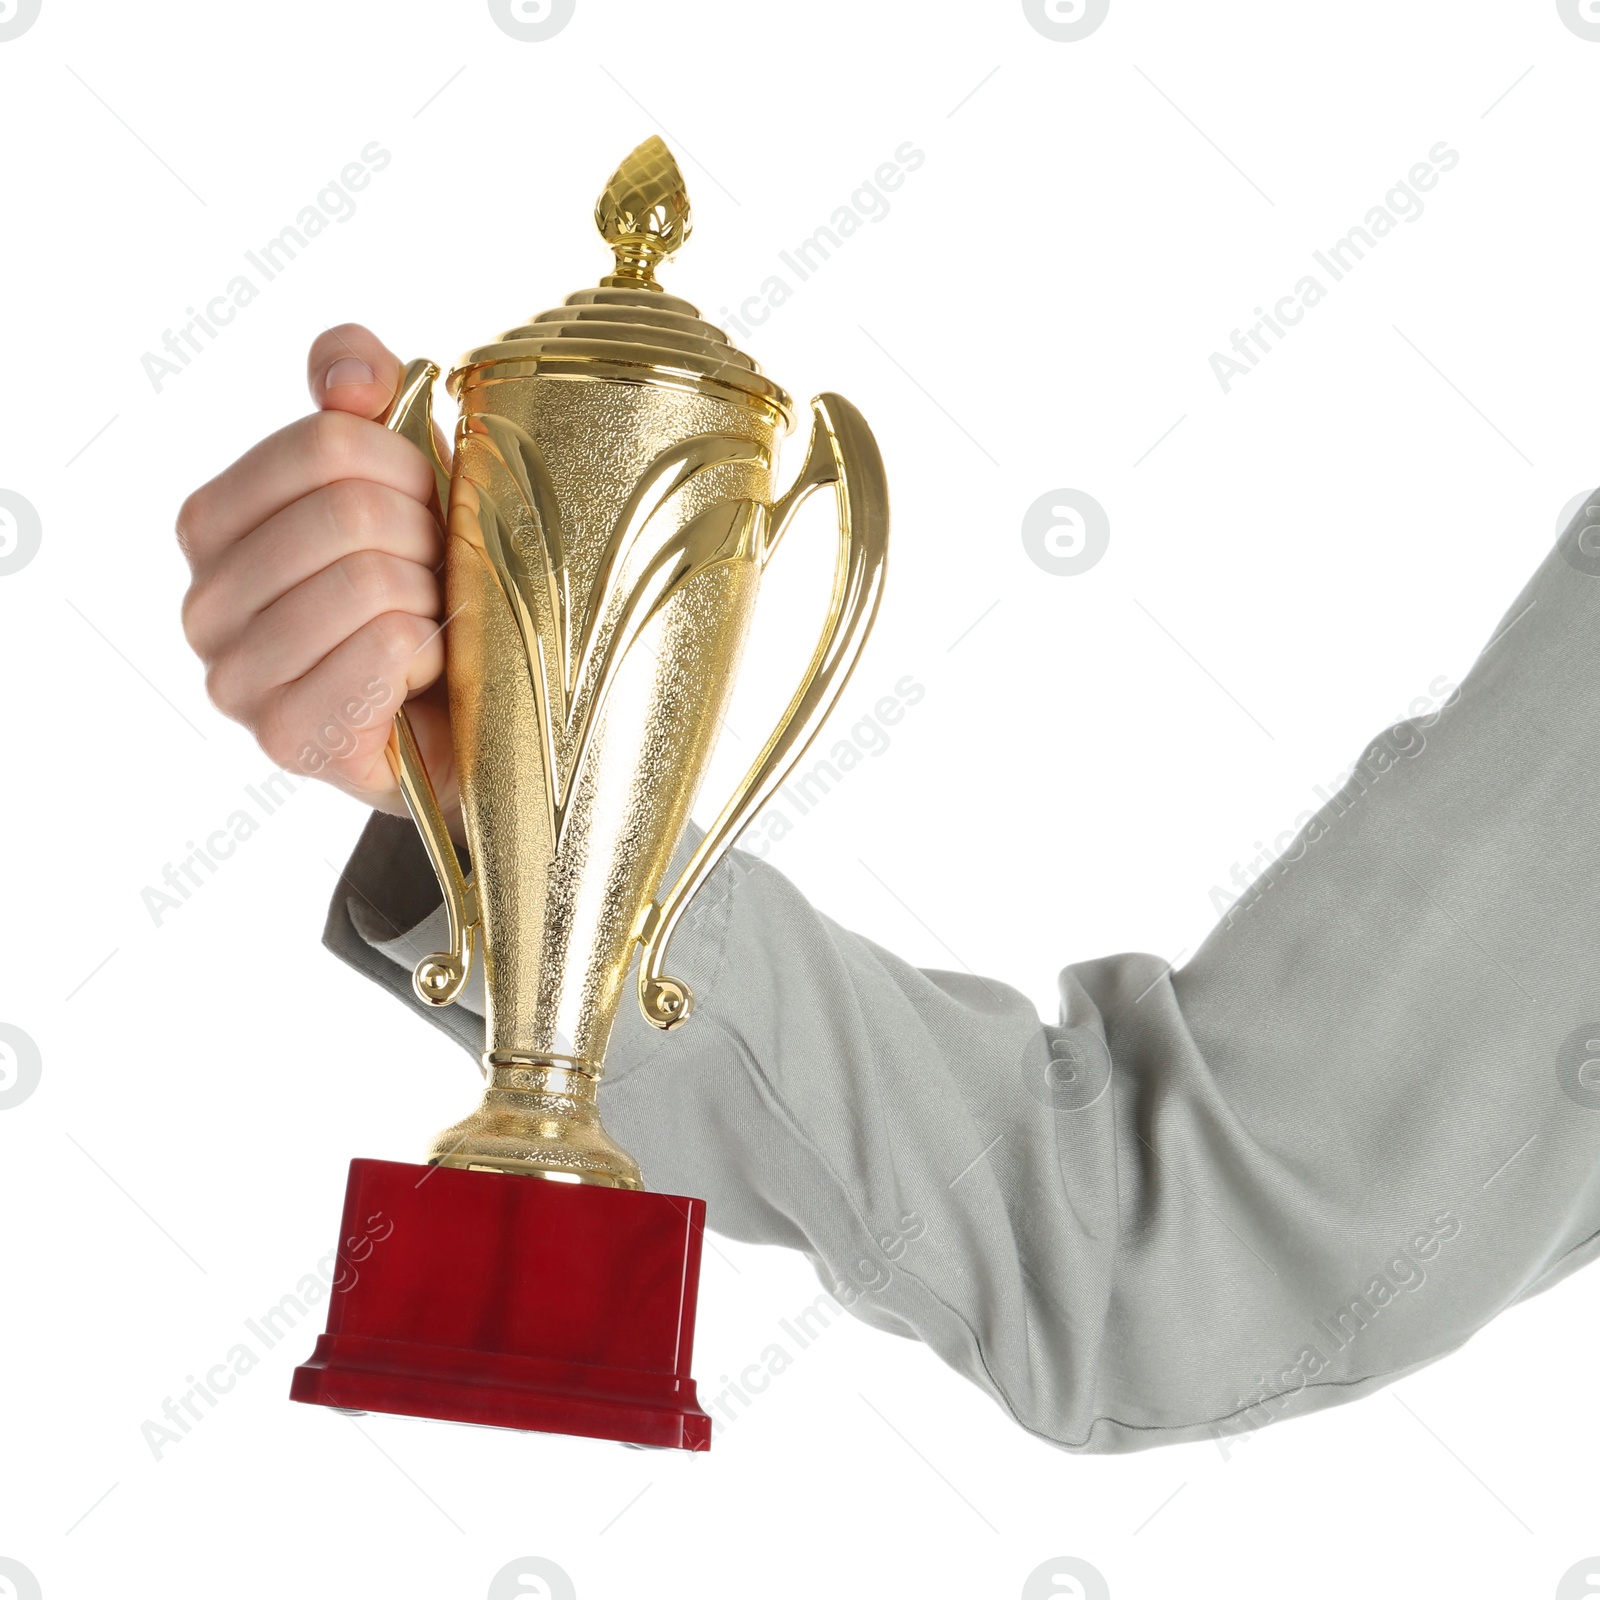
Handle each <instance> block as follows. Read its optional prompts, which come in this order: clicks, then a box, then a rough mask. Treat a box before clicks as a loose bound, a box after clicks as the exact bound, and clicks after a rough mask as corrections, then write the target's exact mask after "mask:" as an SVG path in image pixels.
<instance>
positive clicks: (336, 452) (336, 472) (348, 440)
mask: <svg viewBox="0 0 1600 1600" xmlns="http://www.w3.org/2000/svg"><path fill="white" fill-rule="evenodd" d="M360 440H361V419H360V418H359V417H353V416H351V415H350V414H349V412H347V411H319V412H317V413H316V415H315V416H312V417H308V418H307V419H306V450H307V452H308V453H309V455H310V457H311V460H312V463H313V465H314V466H315V467H316V469H317V474H318V476H319V477H320V478H321V479H322V481H323V482H324V483H333V482H335V481H337V480H338V479H340V478H345V477H349V476H350V475H351V471H352V468H353V467H354V465H355V463H356V461H357V459H358V457H359V454H360Z"/></svg>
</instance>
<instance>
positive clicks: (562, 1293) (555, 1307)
mask: <svg viewBox="0 0 1600 1600" xmlns="http://www.w3.org/2000/svg"><path fill="white" fill-rule="evenodd" d="M704 1225H705V1202H704V1201H703V1200H691V1199H686V1198H684V1197H682V1196H678V1195H667V1194H652V1193H648V1192H638V1191H633V1190H628V1189H607V1188H599V1187H596V1186H593V1185H588V1184H573V1183H561V1182H552V1181H550V1180H548V1179H541V1178H537V1177H531V1176H527V1177H525V1176H520V1175H512V1174H508V1173H496V1172H470V1171H460V1170H457V1169H455V1168H450V1167H422V1166H413V1165H410V1164H408V1163H404V1162H398V1161H367V1160H356V1161H352V1162H351V1163H350V1181H349V1185H348V1187H347V1188H346V1191H345V1207H344V1219H343V1222H342V1225H341V1229H340V1247H339V1271H338V1273H337V1275H336V1276H335V1278H334V1282H333V1289H332V1294H331V1297H330V1304H329V1307H328V1327H327V1332H326V1333H324V1334H322V1336H321V1337H320V1338H319V1339H318V1340H317V1344H316V1349H315V1350H314V1351H313V1352H312V1355H311V1357H310V1359H309V1360H308V1361H306V1363H305V1364H304V1365H303V1366H300V1367H297V1368H296V1369H295V1373H294V1380H293V1383H292V1385H291V1387H290V1390H289V1397H290V1399H292V1400H300V1401H304V1402H306V1403H308V1404H311V1405H324V1406H330V1407H332V1408H334V1409H335V1410H339V1411H384V1412H392V1413H395V1414H398V1415H401V1416H411V1417H430V1418H435V1419H437V1420H440V1421H446V1422H467V1423H477V1424H480V1425H484V1426H489V1427H499V1428H521V1429H528V1430H531V1431H536V1432H541V1433H567V1434H580V1435H583V1436H585V1437H587V1438H592V1439H613V1440H616V1441H618V1442H620V1443H624V1444H635V1445H653V1446H657V1447H660V1448H667V1449H678V1450H708V1449H710V1447H711V1419H710V1417H708V1416H707V1415H706V1413H705V1412H704V1411H703V1410H701V1408H700V1405H699V1402H698V1400H697V1398H696V1395H695V1384H694V1379H693V1378H692V1377H691V1376H690V1373H689V1365H690V1359H691V1355H692V1350H693V1342H694V1314H695V1296H696V1293H697V1291H698V1288H699V1281H700V1246H701V1235H702V1230H703V1228H704Z"/></svg>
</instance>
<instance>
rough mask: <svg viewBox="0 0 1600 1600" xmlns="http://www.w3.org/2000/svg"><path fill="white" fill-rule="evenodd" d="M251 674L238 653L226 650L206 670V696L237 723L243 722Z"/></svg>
mask: <svg viewBox="0 0 1600 1600" xmlns="http://www.w3.org/2000/svg"><path fill="white" fill-rule="evenodd" d="M248 685H249V672H248V669H247V668H246V666H245V664H244V662H243V660H242V659H241V657H240V656H239V654H238V652H237V651H234V650H225V651H223V653H222V654H221V655H220V656H218V657H217V658H216V660H215V661H213V662H212V663H211V665H210V666H209V667H208V668H207V669H206V694H207V695H208V696H209V697H210V700H211V703H212V705H214V706H215V707H216V708H217V710H218V711H220V712H221V713H222V714H223V716H225V717H232V718H233V720H234V721H235V722H239V721H242V720H243V715H244V709H245V705H246V703H247V695H248Z"/></svg>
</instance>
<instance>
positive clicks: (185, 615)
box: [178, 582, 210, 655]
mask: <svg viewBox="0 0 1600 1600" xmlns="http://www.w3.org/2000/svg"><path fill="white" fill-rule="evenodd" d="M209 605H210V593H209V588H208V586H207V585H206V584H205V583H204V582H195V583H191V584H190V585H189V588H188V590H187V591H186V592H185V594H184V597H183V604H182V605H181V606H180V607H179V608H178V621H179V625H180V626H181V627H182V628H183V636H184V638H185V639H186V640H187V641H188V643H189V648H190V649H191V650H193V651H194V653H195V654H196V655H199V654H200V653H201V646H202V642H203V640H204V638H205V627H204V624H205V615H206V611H207V609H208V607H209Z"/></svg>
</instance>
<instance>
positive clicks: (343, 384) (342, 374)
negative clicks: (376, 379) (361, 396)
mask: <svg viewBox="0 0 1600 1600" xmlns="http://www.w3.org/2000/svg"><path fill="white" fill-rule="evenodd" d="M371 382H372V368H371V367H369V366H368V365H367V364H366V362H365V361H358V360H356V358H355V357H354V356H346V357H345V358H344V360H343V361H335V362H334V364H333V365H332V366H331V367H329V368H328V375H327V377H325V378H324V379H323V380H322V388H323V391H324V392H326V391H327V390H329V389H344V388H347V387H349V385H351V384H353V383H371Z"/></svg>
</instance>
